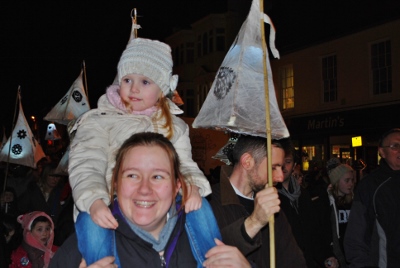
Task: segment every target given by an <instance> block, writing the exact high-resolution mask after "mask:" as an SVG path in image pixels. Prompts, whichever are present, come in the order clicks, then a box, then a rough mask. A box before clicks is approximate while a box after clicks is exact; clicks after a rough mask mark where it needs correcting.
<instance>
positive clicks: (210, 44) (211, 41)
mask: <svg viewBox="0 0 400 268" xmlns="http://www.w3.org/2000/svg"><path fill="white" fill-rule="evenodd" d="M208 51H209V52H210V53H212V52H213V51H214V31H213V30H210V31H209V32H208Z"/></svg>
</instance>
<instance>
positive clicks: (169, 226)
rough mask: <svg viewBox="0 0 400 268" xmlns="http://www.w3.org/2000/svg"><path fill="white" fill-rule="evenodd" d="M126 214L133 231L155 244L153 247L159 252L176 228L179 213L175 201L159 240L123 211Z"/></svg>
mask: <svg viewBox="0 0 400 268" xmlns="http://www.w3.org/2000/svg"><path fill="white" fill-rule="evenodd" d="M122 215H123V216H124V218H125V220H126V222H127V223H128V224H129V226H130V227H131V229H132V231H134V232H135V234H137V235H138V236H139V237H140V238H142V239H143V240H144V241H146V242H148V243H151V244H153V249H154V250H156V251H157V252H160V251H163V250H164V248H165V246H166V244H167V242H168V239H169V237H170V236H171V233H172V231H173V230H174V228H175V224H176V221H177V220H178V217H177V216H178V214H177V213H176V208H175V203H174V204H172V206H171V208H170V210H169V211H168V214H167V222H166V223H165V225H164V227H163V229H162V230H161V233H160V236H159V239H158V241H157V240H156V239H155V238H154V236H153V235H152V234H150V233H149V232H146V231H145V230H143V229H142V228H140V227H138V226H137V225H135V224H134V223H132V222H131V221H130V220H129V219H127V218H126V217H125V215H124V214H123V213H122Z"/></svg>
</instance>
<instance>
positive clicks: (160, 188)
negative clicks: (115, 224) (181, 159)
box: [116, 146, 180, 239]
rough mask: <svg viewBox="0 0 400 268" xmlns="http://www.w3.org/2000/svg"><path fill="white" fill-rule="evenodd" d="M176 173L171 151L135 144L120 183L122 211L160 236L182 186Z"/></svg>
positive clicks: (128, 154)
mask: <svg viewBox="0 0 400 268" xmlns="http://www.w3.org/2000/svg"><path fill="white" fill-rule="evenodd" d="M172 176H173V175H172V167H171V162H170V160H169V158H168V154H167V153H166V152H165V151H164V150H163V149H162V148H160V147H159V146H137V147H134V148H132V149H130V150H129V151H128V152H127V153H126V155H125V158H124V159H123V161H122V162H121V168H120V174H119V178H118V183H117V184H118V185H116V189H117V197H118V203H119V205H120V207H121V211H122V212H123V214H124V215H125V217H127V218H128V219H129V220H130V221H131V222H133V223H134V224H136V225H137V226H139V227H140V228H142V229H143V230H145V231H147V232H149V233H151V234H152V235H153V236H154V237H155V238H156V239H158V235H159V233H160V232H161V230H162V228H163V227H164V225H165V222H166V218H167V213H168V211H169V209H170V207H171V205H172V204H173V201H174V199H175V196H176V194H177V193H178V190H179V188H180V183H179V182H178V181H177V182H176V183H175V181H176V180H175V178H173V177H172Z"/></svg>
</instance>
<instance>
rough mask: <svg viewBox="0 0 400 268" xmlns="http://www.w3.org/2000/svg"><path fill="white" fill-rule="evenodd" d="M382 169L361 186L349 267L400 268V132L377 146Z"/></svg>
mask: <svg viewBox="0 0 400 268" xmlns="http://www.w3.org/2000/svg"><path fill="white" fill-rule="evenodd" d="M378 151H379V155H380V156H381V157H382V158H381V160H380V163H379V168H377V169H376V170H375V171H373V172H371V173H370V174H369V175H367V176H365V177H364V178H363V179H362V180H361V181H360V183H359V184H358V186H357V188H356V192H355V196H354V200H353V205H352V208H351V212H350V218H349V222H348V225H347V229H346V234H345V239H344V249H345V253H346V257H347V260H348V261H349V262H350V263H351V264H350V267H399V264H400V216H399V208H400V195H399V193H400V128H395V129H391V130H389V131H388V132H386V133H384V134H383V135H382V137H381V139H380V140H379V144H378Z"/></svg>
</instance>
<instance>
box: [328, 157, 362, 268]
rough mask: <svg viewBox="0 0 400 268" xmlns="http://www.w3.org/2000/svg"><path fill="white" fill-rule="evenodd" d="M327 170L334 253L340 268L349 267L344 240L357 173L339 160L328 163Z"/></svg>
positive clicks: (335, 159) (333, 159)
mask: <svg viewBox="0 0 400 268" xmlns="http://www.w3.org/2000/svg"><path fill="white" fill-rule="evenodd" d="M327 170H328V176H329V180H330V185H329V187H328V195H329V201H330V205H331V223H332V239H333V243H332V245H333V251H334V253H335V255H336V257H337V259H338V260H339V263H340V267H347V265H348V263H347V262H346V257H345V252H344V248H343V240H344V234H345V232H346V227H347V222H348V220H349V215H350V208H351V205H352V202H353V189H354V174H355V173H354V170H353V168H352V167H351V166H349V165H347V164H342V163H340V160H339V159H338V158H331V159H330V160H329V161H328V163H327Z"/></svg>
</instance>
